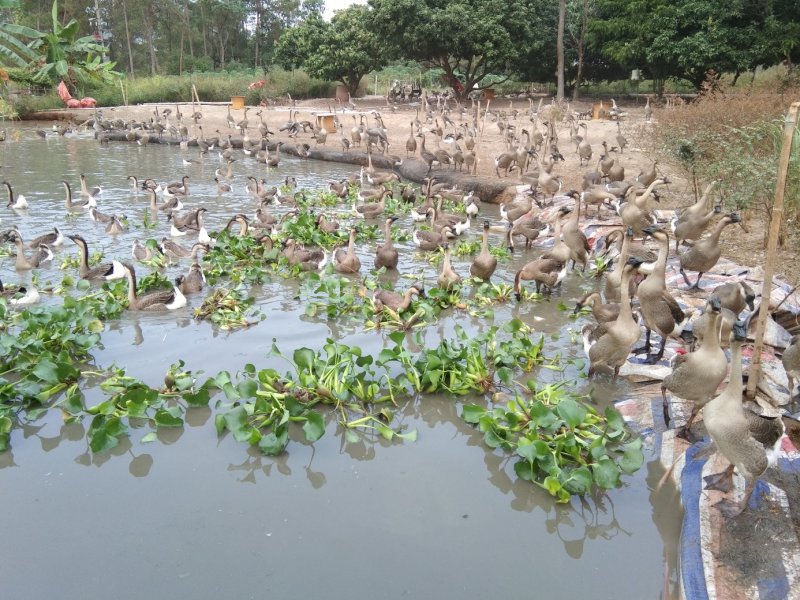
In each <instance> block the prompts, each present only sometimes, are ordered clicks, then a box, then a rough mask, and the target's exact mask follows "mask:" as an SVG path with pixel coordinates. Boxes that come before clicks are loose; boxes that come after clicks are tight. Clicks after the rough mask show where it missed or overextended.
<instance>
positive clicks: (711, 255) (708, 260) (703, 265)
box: [679, 213, 742, 290]
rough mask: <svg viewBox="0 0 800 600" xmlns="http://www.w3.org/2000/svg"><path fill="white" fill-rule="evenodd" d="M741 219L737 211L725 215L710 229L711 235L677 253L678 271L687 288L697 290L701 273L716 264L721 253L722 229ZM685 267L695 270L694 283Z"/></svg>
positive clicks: (706, 271)
mask: <svg viewBox="0 0 800 600" xmlns="http://www.w3.org/2000/svg"><path fill="white" fill-rule="evenodd" d="M741 220H742V218H741V217H740V216H739V215H738V214H737V213H730V214H729V215H725V216H724V217H722V219H720V220H719V221H718V222H717V224H716V225H715V226H714V228H713V229H712V230H711V235H708V236H706V237H704V238H700V239H699V240H697V241H695V243H694V244H692V245H691V246H690V247H689V248H687V249H686V250H684V251H683V252H681V253H680V254H679V258H680V263H681V266H680V269H679V271H680V274H681V275H682V276H683V280H684V281H685V282H686V285H688V286H689V289H693V290H699V289H700V279H701V278H702V277H703V273H708V272H709V271H710V270H711V269H713V268H714V265H716V264H717V261H718V260H719V257H720V256H721V255H722V247H721V246H720V244H719V237H720V235H721V234H722V230H723V229H725V228H726V227H727V226H728V225H731V224H733V223H739V222H741ZM686 269H688V270H690V271H697V281H695V282H694V285H692V284H691V283H690V282H689V278H688V277H687V276H686Z"/></svg>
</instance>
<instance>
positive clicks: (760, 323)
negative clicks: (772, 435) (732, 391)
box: [745, 102, 800, 399]
mask: <svg viewBox="0 0 800 600" xmlns="http://www.w3.org/2000/svg"><path fill="white" fill-rule="evenodd" d="M798 111H800V102H793V103H792V105H791V106H790V107H789V112H788V113H787V114H786V118H785V120H784V122H783V146H782V147H781V156H780V159H779V160H778V181H777V182H776V185H775V202H774V203H773V205H772V218H771V220H770V223H769V237H768V238H767V257H766V263H765V264H764V281H763V283H762V285H761V304H760V306H759V310H758V320H757V321H756V335H755V343H754V345H753V362H752V364H751V365H750V374H749V377H748V379H747V390H746V392H745V396H746V397H747V398H750V399H752V398H755V395H756V386H757V385H758V382H759V379H760V378H761V352H762V351H763V349H764V331H765V329H766V326H767V317H768V316H769V301H770V297H771V296H772V274H773V273H774V272H775V253H776V251H777V249H778V236H779V234H780V230H781V221H782V220H783V198H784V195H785V193H786V178H787V175H788V174H789V159H790V158H791V155H792V142H793V140H794V132H795V130H796V129H797V116H798Z"/></svg>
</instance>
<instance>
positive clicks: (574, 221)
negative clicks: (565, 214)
mask: <svg viewBox="0 0 800 600" xmlns="http://www.w3.org/2000/svg"><path fill="white" fill-rule="evenodd" d="M567 196H569V197H570V198H573V199H574V200H575V210H573V211H572V214H571V215H570V218H569V219H568V220H567V222H566V223H565V224H564V226H563V227H562V229H561V233H562V235H563V237H564V243H565V244H566V245H567V247H568V248H569V250H570V258H571V259H572V268H573V269H574V268H575V265H576V263H577V262H580V263H581V264H582V265H583V269H582V270H584V271H585V270H586V263H587V262H589V252H591V250H592V248H591V246H590V245H589V240H587V239H586V236H585V235H584V233H583V231H581V228H580V219H581V195H580V194H579V193H578V192H576V191H575V190H570V191H569V192H567Z"/></svg>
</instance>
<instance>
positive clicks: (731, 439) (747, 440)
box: [703, 322, 785, 518]
mask: <svg viewBox="0 0 800 600" xmlns="http://www.w3.org/2000/svg"><path fill="white" fill-rule="evenodd" d="M745 329H746V328H745V325H744V323H742V322H738V323H736V324H735V325H734V327H733V338H732V340H731V375H730V381H729V382H728V385H727V387H726V388H725V390H724V391H723V392H722V393H721V394H719V395H718V396H716V397H715V398H713V399H712V400H710V401H709V402H708V404H706V406H705V408H704V409H703V422H704V424H705V426H706V430H707V431H708V433H709V435H710V436H711V439H712V441H713V442H714V445H715V446H716V448H717V450H718V451H719V452H720V454H722V455H723V456H724V457H725V458H726V459H728V460H729V461H730V463H731V467H730V468H729V469H727V470H726V471H723V472H722V473H721V474H719V475H716V476H712V477H711V482H710V484H709V486H708V488H709V489H721V490H723V491H726V490H727V489H730V481H731V478H732V477H733V468H734V467H735V468H736V470H738V471H739V473H740V474H741V475H742V476H744V478H745V480H746V485H745V490H744V496H743V497H742V500H741V502H740V503H739V504H736V503H733V502H731V501H730V500H727V499H724V500H721V501H720V502H718V503H717V504H716V505H715V506H716V507H717V508H718V509H719V511H720V512H721V513H722V514H723V515H725V516H726V517H728V518H732V517H736V516H737V515H739V514H740V513H741V512H742V511H743V510H744V509H746V508H747V503H748V501H749V500H750V495H751V494H752V493H753V489H754V487H755V482H756V479H758V477H759V476H760V475H762V474H763V473H764V471H766V470H767V467H768V466H769V462H770V461H769V458H768V456H767V449H766V448H765V446H764V444H763V443H761V442H760V441H759V440H758V439H756V437H754V435H753V431H752V430H753V425H754V423H753V421H754V420H758V421H759V422H758V423H755V425H756V430H759V429H760V430H761V431H762V433H766V434H767V435H766V437H767V438H768V439H770V440H771V441H772V444H773V446H772V448H771V449H770V450H776V449H777V446H778V444H779V443H780V440H781V438H782V436H783V433H784V431H785V426H784V423H783V421H782V419H769V420H768V419H764V418H763V417H759V416H758V415H755V414H752V413H750V414H749V415H748V413H749V411H747V410H746V409H745V408H744V405H743V404H742V392H743V390H744V386H743V384H742V351H741V348H742V343H744V341H745V339H746V338H747V332H746V330H745ZM764 430H767V431H764ZM769 430H773V432H772V435H770V431H769Z"/></svg>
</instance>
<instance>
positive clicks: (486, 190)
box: [98, 130, 516, 204]
mask: <svg viewBox="0 0 800 600" xmlns="http://www.w3.org/2000/svg"><path fill="white" fill-rule="evenodd" d="M129 134H130V132H129V131H122V130H112V131H104V132H103V133H100V134H98V137H105V138H106V139H107V140H108V141H112V142H133V141H136V140H135V139H134V140H129V139H128V135H129ZM138 137H139V136H138V135H137V139H138ZM148 143H150V144H168V145H174V146H177V145H179V144H180V143H181V140H180V139H178V138H175V137H171V136H162V137H160V138H159V137H158V136H157V135H156V134H150V140H149V142H148ZM188 144H189V147H192V148H194V147H197V140H195V139H192V140H189V141H188ZM231 145H232V146H233V147H234V148H241V147H242V138H241V137H231ZM261 147H262V149H264V147H265V144H264V143H263V141H262V144H261ZM301 147H302V144H292V143H288V144H287V143H286V142H283V143H282V144H281V147H280V151H281V152H282V153H283V154H288V155H290V156H297V157H305V158H311V159H314V160H324V161H329V162H339V163H344V164H350V165H357V166H359V167H365V166H367V165H368V164H369V157H368V156H367V154H366V153H364V152H343V151H339V150H328V149H327V148H317V147H314V146H311V147H309V148H308V149H307V150H306V149H301ZM277 148H278V144H277V143H276V142H270V144H269V150H270V152H274V151H276V150H277ZM372 165H373V167H375V168H376V169H385V170H389V171H394V172H396V173H397V174H398V175H400V176H401V177H402V178H403V179H407V180H409V181H413V182H415V183H423V182H424V181H425V179H426V178H427V177H429V176H430V177H433V178H434V180H435V181H437V182H439V183H444V184H446V185H450V186H453V187H458V188H459V189H461V190H463V191H464V192H465V193H468V192H471V191H474V192H475V194H476V195H477V196H478V197H479V198H480V199H481V200H482V201H483V202H488V203H492V204H502V203H504V202H507V201H510V200H511V199H513V198H514V196H515V195H516V188H515V186H514V183H513V182H510V181H508V180H505V179H494V178H490V177H482V176H476V175H469V174H468V173H466V172H464V171H454V170H452V169H440V168H434V169H432V170H431V171H430V172H429V171H428V165H427V164H426V163H425V162H423V161H421V160H419V159H416V158H411V159H408V158H405V159H400V158H399V157H397V156H394V155H391V154H389V155H387V154H373V155H372Z"/></svg>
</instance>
